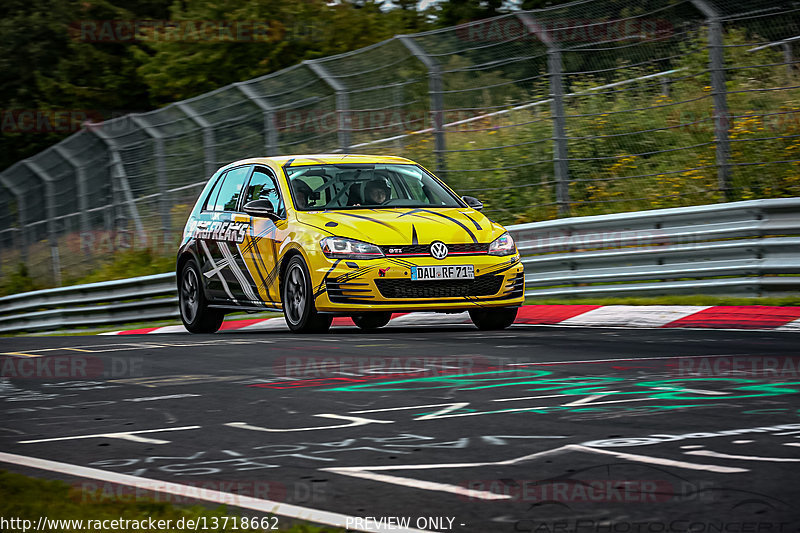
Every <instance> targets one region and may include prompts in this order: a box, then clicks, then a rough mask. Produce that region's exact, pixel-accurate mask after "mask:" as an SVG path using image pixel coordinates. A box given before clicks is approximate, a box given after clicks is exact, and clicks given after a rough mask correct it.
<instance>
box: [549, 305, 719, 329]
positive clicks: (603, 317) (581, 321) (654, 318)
mask: <svg viewBox="0 0 800 533" xmlns="http://www.w3.org/2000/svg"><path fill="white" fill-rule="evenodd" d="M709 307H710V306H705V307H704V306H696V305H646V306H642V305H606V306H604V307H599V308H597V309H592V310H591V311H587V312H585V313H583V314H580V315H578V316H574V317H572V318H568V319H567V320H562V321H561V322H559V323H558V325H560V326H610V327H615V326H617V327H618V326H629V327H637V328H642V327H644V328H648V327H649V328H660V327H661V326H665V325H667V324H669V323H670V322H675V321H676V320H679V319H681V318H684V317H687V316H689V315H693V314H695V313H697V312H699V311H702V310H704V309H708V308H709Z"/></svg>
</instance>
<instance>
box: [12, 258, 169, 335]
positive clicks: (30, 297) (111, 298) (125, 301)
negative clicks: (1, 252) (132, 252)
mask: <svg viewBox="0 0 800 533" xmlns="http://www.w3.org/2000/svg"><path fill="white" fill-rule="evenodd" d="M179 316H180V315H179V313H178V297H177V289H176V284H175V273H174V272H168V273H166V274H155V275H152V276H140V277H136V278H129V279H123V280H118V281H103V282H100V283H88V284H85V285H73V286H71V287H59V288H57V289H47V290H41V291H33V292H25V293H21V294H12V295H11V296H5V297H3V298H0V332H2V333H10V332H14V331H41V330H47V329H57V328H63V327H79V326H93V325H104V324H120V323H126V322H127V323H130V322H141V321H146V320H162V319H169V318H177V317H179Z"/></svg>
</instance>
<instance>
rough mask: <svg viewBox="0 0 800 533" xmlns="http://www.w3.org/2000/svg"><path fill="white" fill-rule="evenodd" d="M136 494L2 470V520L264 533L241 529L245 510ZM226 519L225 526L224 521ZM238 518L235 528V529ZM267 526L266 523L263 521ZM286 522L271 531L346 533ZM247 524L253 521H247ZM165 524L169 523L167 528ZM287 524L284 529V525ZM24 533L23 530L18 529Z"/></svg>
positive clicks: (248, 513)
mask: <svg viewBox="0 0 800 533" xmlns="http://www.w3.org/2000/svg"><path fill="white" fill-rule="evenodd" d="M131 491H132V494H131V495H130V496H128V497H126V496H125V495H124V494H127V493H123V494H122V495H110V494H108V493H107V492H105V491H87V490H84V489H83V488H81V487H78V486H71V485H68V484H67V483H65V482H63V481H49V480H44V479H38V478H31V477H28V476H23V475H20V474H15V473H13V472H6V471H2V470H0V516H2V517H4V518H5V519H6V520H8V519H10V518H19V519H21V520H30V521H31V522H32V524H33V526H35V525H36V524H38V520H39V518H40V517H46V518H48V519H50V520H83V521H84V524H83V526H84V527H75V526H76V524H75V523H74V522H73V523H72V524H64V523H62V524H60V525H61V526H63V527H49V528H47V529H48V531H75V532H78V531H80V532H82V533H85V531H100V530H101V529H98V528H93V527H85V526H86V525H88V524H89V523H88V522H87V521H89V520H91V521H92V523H94V521H95V520H100V521H104V520H119V519H124V520H137V521H141V520H145V521H148V520H149V519H153V520H154V521H159V520H165V521H166V520H170V522H169V524H171V525H172V527H168V528H165V529H159V530H158V531H164V532H170V531H172V532H175V533H185V531H186V530H187V529H186V527H184V528H183V529H180V528H178V527H176V526H177V524H178V521H179V520H181V519H183V520H184V522H183V523H184V524H185V523H186V521H188V520H195V521H197V520H198V519H199V520H205V522H200V523H205V524H208V525H211V524H213V523H214V519H215V518H216V523H217V524H219V525H223V524H224V525H225V526H226V527H217V528H213V530H214V531H218V532H224V531H231V532H236V533H243V532H244V531H261V529H258V530H256V529H249V528H243V527H240V526H241V525H242V522H241V518H242V517H248V518H252V517H256V515H257V513H255V512H253V511H247V510H239V509H234V510H232V511H229V510H228V509H227V508H226V506H219V507H217V508H214V509H210V508H207V507H204V506H202V505H191V506H184V505H173V504H171V503H165V502H159V501H156V500H155V499H142V498H141V497H140V496H139V495H138V494H137V493H136V492H135V489H131ZM226 517H227V520H225V518H226ZM234 518H238V520H236V524H235V525H234V524H233V522H234V520H233V519H234ZM265 522H266V520H265ZM288 522H289V521H288V519H283V518H280V517H279V518H278V519H277V521H275V519H274V518H272V519H270V520H269V524H270V525H272V524H278V527H280V529H273V530H272V531H283V532H286V533H323V532H331V533H336V532H339V533H344V530H342V529H335V528H322V527H317V526H312V525H310V524H300V523H295V524H292V525H290V524H289V523H288ZM248 523H249V521H248ZM164 524H166V522H164ZM284 524H285V527H283V525H284ZM14 529H19V530H20V531H21V530H22V529H21V528H14ZM102 531H107V532H114V531H120V532H123V531H124V532H126V533H129V532H130V528H117V529H115V528H113V527H111V528H108V529H106V528H105V527H103V528H102ZM136 531H150V530H149V529H147V528H144V529H137V530H136Z"/></svg>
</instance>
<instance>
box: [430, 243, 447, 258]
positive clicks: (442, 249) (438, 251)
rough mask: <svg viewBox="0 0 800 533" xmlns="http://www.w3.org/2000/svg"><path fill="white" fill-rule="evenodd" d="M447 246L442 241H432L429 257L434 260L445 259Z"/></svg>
mask: <svg viewBox="0 0 800 533" xmlns="http://www.w3.org/2000/svg"><path fill="white" fill-rule="evenodd" d="M447 252H448V250H447V245H446V244H445V243H443V242H442V241H434V242H432V243H431V255H432V256H433V257H434V259H444V258H445V257H447Z"/></svg>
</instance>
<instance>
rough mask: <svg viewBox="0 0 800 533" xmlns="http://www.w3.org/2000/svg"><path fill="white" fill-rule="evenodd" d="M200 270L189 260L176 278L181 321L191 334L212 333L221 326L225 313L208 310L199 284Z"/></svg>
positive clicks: (192, 260)
mask: <svg viewBox="0 0 800 533" xmlns="http://www.w3.org/2000/svg"><path fill="white" fill-rule="evenodd" d="M200 279H201V274H200V268H199V267H198V266H197V262H195V260H194V259H189V260H188V261H187V262H186V264H184V265H183V268H182V269H181V271H180V275H179V278H178V306H179V307H180V311H181V321H182V322H183V325H184V327H185V328H186V329H187V330H189V332H191V333H214V332H215V331H217V330H219V328H220V326H222V320H223V319H224V318H225V313H223V312H222V311H219V310H217V309H209V307H208V300H206V295H205V293H203V286H202V284H201V283H200Z"/></svg>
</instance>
